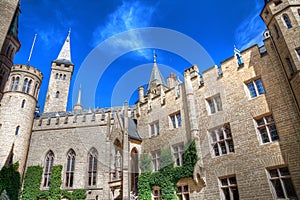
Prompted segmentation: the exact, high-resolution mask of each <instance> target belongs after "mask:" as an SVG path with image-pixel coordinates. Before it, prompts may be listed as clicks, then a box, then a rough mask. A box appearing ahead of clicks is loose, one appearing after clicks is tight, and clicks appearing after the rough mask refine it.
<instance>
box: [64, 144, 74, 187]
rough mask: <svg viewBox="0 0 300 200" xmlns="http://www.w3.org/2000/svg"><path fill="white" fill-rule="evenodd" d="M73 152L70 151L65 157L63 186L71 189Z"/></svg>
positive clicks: (72, 181)
mask: <svg viewBox="0 0 300 200" xmlns="http://www.w3.org/2000/svg"><path fill="white" fill-rule="evenodd" d="M75 156H76V155H75V152H74V150H72V149H71V150H70V151H69V153H68V155H67V168H66V179H65V186H66V187H73V183H74V171H75Z"/></svg>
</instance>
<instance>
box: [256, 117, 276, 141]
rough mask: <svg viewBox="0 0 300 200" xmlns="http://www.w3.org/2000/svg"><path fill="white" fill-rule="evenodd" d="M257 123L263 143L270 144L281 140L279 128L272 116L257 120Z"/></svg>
mask: <svg viewBox="0 0 300 200" xmlns="http://www.w3.org/2000/svg"><path fill="white" fill-rule="evenodd" d="M255 122H256V126H257V131H258V132H259V135H260V138H261V142H262V143H268V142H273V141H277V140H279V136H278V133H277V128H276V125H275V121H274V118H273V116H272V115H268V116H265V117H262V118H259V119H256V120H255Z"/></svg>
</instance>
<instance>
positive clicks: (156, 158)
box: [151, 151, 161, 172]
mask: <svg viewBox="0 0 300 200" xmlns="http://www.w3.org/2000/svg"><path fill="white" fill-rule="evenodd" d="M160 153H161V152H160V151H154V152H151V157H152V160H151V161H152V165H153V171H154V172H155V171H159V169H160Z"/></svg>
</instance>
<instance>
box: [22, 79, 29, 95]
mask: <svg viewBox="0 0 300 200" xmlns="http://www.w3.org/2000/svg"><path fill="white" fill-rule="evenodd" d="M27 87H28V78H25V79H24V83H23V88H22V92H26V90H27Z"/></svg>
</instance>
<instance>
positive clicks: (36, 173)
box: [22, 165, 86, 200]
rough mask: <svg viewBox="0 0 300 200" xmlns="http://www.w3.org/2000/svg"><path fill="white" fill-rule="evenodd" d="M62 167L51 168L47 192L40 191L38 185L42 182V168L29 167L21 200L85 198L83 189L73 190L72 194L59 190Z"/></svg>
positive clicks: (73, 199)
mask: <svg viewBox="0 0 300 200" xmlns="http://www.w3.org/2000/svg"><path fill="white" fill-rule="evenodd" d="M61 171H62V166H61V165H57V166H53V168H52V172H51V184H50V187H49V190H48V191H46V190H44V191H41V190H40V184H41V181H42V174H43V168H42V167H41V166H30V167H28V168H27V172H26V176H25V182H24V189H23V197H22V199H23V200H36V199H41V198H46V199H47V200H58V199H61V198H62V197H66V198H68V199H70V200H83V199H85V198H86V191H85V190H84V189H76V190H73V192H72V193H70V192H68V191H66V190H61V189H60V186H61V184H62V181H61V180H62V179H61Z"/></svg>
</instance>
